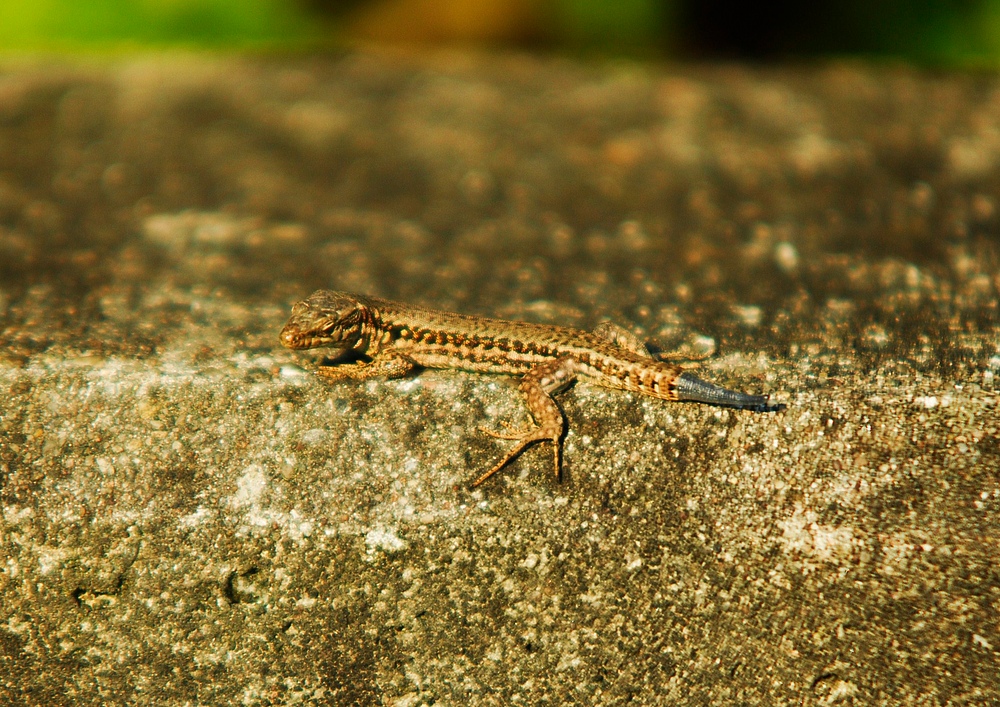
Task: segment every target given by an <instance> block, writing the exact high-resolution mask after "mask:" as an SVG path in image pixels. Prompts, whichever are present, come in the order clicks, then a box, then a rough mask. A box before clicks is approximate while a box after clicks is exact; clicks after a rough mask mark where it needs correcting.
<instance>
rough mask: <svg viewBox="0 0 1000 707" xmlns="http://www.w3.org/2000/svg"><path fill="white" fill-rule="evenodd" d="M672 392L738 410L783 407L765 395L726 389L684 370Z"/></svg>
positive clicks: (689, 398) (684, 398)
mask: <svg viewBox="0 0 1000 707" xmlns="http://www.w3.org/2000/svg"><path fill="white" fill-rule="evenodd" d="M674 393H676V394H677V399H678V400H684V401H689V402H694V403H708V404H709V405H722V406H724V407H730V408H738V409H740V410H753V411H754V412H776V411H778V410H784V409H785V406H784V405H782V404H780V403H777V404H775V403H770V402H768V396H766V395H747V394H746V393H738V392H736V391H735V390H727V389H726V388H722V387H720V386H717V385H715V384H714V383H709V382H708V381H703V380H702V379H701V378H698V377H696V376H693V375H691V374H690V373H686V372H685V373H681V374H680V375H679V376H678V377H677V380H676V381H675V382H674Z"/></svg>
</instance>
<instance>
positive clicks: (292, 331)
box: [278, 323, 344, 349]
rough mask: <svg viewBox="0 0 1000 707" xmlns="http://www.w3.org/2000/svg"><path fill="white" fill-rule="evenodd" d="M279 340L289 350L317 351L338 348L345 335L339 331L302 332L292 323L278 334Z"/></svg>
mask: <svg viewBox="0 0 1000 707" xmlns="http://www.w3.org/2000/svg"><path fill="white" fill-rule="evenodd" d="M278 340H279V341H281V343H282V345H283V346H285V347H286V348H289V349H315V348H318V347H320V346H337V345H338V344H341V342H343V340H344V333H343V332H342V331H339V330H336V329H334V330H332V331H329V332H323V331H319V332H317V331H315V330H312V331H309V332H305V331H302V329H301V328H300V327H297V326H295V325H294V324H292V323H290V324H287V325H286V326H285V328H284V329H282V330H281V333H280V334H278Z"/></svg>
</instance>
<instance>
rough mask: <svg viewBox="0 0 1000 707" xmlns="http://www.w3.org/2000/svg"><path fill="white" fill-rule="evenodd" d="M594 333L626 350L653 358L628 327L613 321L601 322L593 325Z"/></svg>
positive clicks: (643, 356)
mask: <svg viewBox="0 0 1000 707" xmlns="http://www.w3.org/2000/svg"><path fill="white" fill-rule="evenodd" d="M594 333H595V334H597V336H599V337H601V338H602V339H604V340H605V341H609V342H611V343H612V344H614V345H615V346H620V347H622V348H623V349H626V350H627V351H631V352H632V353H634V354H636V355H637V356H641V357H642V358H653V355H652V354H651V353H650V352H649V349H648V348H646V345H645V344H644V343H642V340H641V339H639V337H638V336H636V335H635V334H633V333H632V332H630V331H629V330H628V329H625V328H623V327H620V326H618V325H617V324H615V323H613V322H601V323H600V324H598V325H597V326H596V327H594Z"/></svg>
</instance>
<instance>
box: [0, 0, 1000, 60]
mask: <svg viewBox="0 0 1000 707" xmlns="http://www.w3.org/2000/svg"><path fill="white" fill-rule="evenodd" d="M428 1H433V2H434V3H438V5H434V7H445V6H447V7H451V8H455V7H459V6H460V7H461V8H462V12H464V13H468V12H476V11H477V8H479V9H482V8H486V7H487V5H488V6H489V8H490V9H489V11H487V10H485V9H483V10H482V12H483V17H484V18H487V17H496V14H495V13H496V12H497V5H498V3H499V4H501V5H502V3H503V2H505V1H506V2H508V3H509V4H510V13H511V14H512V16H513V14H515V10H514V7H515V6H518V7H520V8H521V11H522V15H523V14H524V12H523V11H524V8H525V7H528V8H532V9H533V12H529V13H528V15H531V16H533V17H536V18H537V22H536V23H535V25H533V26H529V27H526V28H525V27H521V28H520V30H519V31H520V33H521V35H522V38H523V36H524V35H527V36H531V37H535V38H538V40H539V42H538V43H536V44H535V45H533V46H538V44H540V45H541V46H542V47H548V48H555V49H559V50H563V51H573V52H580V51H582V52H588V53H593V52H597V53H601V54H619V55H620V54H625V55H632V56H656V55H659V56H680V57H702V58H712V57H718V56H728V57H733V58H738V59H752V60H753V59H771V58H788V57H803V56H806V57H808V56H865V57H873V56H874V57H899V58H903V59H908V60H911V61H917V62H921V63H925V64H931V65H966V66H968V65H980V66H996V65H997V64H998V63H1000V0H812V1H811V2H802V0H755V2H734V1H733V0H491V2H490V3H486V4H479V3H482V2H483V0H0V50H12V49H15V50H16V49H32V50H37V49H42V50H48V49H64V48H65V49H76V48H82V47H98V48H105V47H109V46H110V47H116V46H122V45H124V46H167V45H177V44H182V45H183V44H186V45H194V46H221V47H236V48H242V47H260V46H282V47H315V46H318V45H327V46H329V45H332V44H334V43H335V42H337V41H339V40H340V39H342V38H344V37H350V36H351V28H352V24H351V22H352V20H353V19H356V18H357V17H358V16H360V15H363V14H364V13H365V12H366V11H368V10H369V9H371V8H374V7H376V6H378V5H379V4H382V5H383V6H384V5H386V4H388V3H396V4H397V5H399V4H405V3H407V2H412V3H413V7H416V8H423V10H421V9H418V10H416V11H415V12H414V13H412V14H413V15H414V16H416V17H421V16H427V13H426V12H425V10H426V8H427V7H428V5H427V4H426V3H427V2H428ZM420 2H423V3H424V4H423V5H421V4H420ZM421 12H423V14H421ZM491 12H492V13H493V14H492V15H491V14H490V13H491ZM501 12H502V9H501ZM484 21H490V20H486V19H484ZM414 35H415V36H418V37H419V36H439V35H440V33H438V35H435V34H434V33H433V32H425V33H424V35H421V34H420V32H414ZM445 38H447V33H445ZM452 39H454V40H455V41H458V42H462V41H463V40H464V41H465V42H466V43H468V39H469V38H464V37H454V38H452ZM473 41H474V40H473ZM501 41H503V40H502V38H501ZM508 41H510V42H517V41H519V39H518V37H517V36H513V35H512V36H511V37H509V38H508Z"/></svg>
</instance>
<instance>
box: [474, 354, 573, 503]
mask: <svg viewBox="0 0 1000 707" xmlns="http://www.w3.org/2000/svg"><path fill="white" fill-rule="evenodd" d="M574 378H575V376H574V369H573V360H572V359H570V358H559V359H556V360H554V361H549V362H547V363H542V364H539V365H537V366H535V367H534V368H532V369H531V370H530V371H528V372H527V373H526V374H525V375H524V377H523V378H521V385H520V386H519V387H520V390H521V392H522V393H523V394H524V397H525V401H526V402H527V403H528V412H530V413H531V416H532V417H533V418H534V420H535V425H534V426H533V427H528V428H527V429H523V430H519V431H517V432H513V431H512V432H494V431H491V430H486V429H483V428H480V429H481V430H482V431H483V432H485V433H486V434H488V435H491V436H493V437H498V438H500V439H513V440H517V442H518V443H517V445H515V446H514V448H513V449H512V450H510V451H509V452H507V454H506V456H504V458H503V459H501V460H500V461H499V463H497V464H496V465H495V466H494V467H493V468H492V469H490V470H489V471H487V472H486V473H484V474H482V475H480V476H479V477H478V478H476V480H475V481H473V482H472V484H471V488H476V487H477V486H479V485H480V484H482V483H483V482H485V481H486V480H487V479H488V478H490V477H491V476H493V475H494V474H495V473H497V472H498V471H500V470H501V469H503V468H504V467H505V466H507V464H509V463H510V462H512V461H513V460H514V459H515V458H516V457H517V456H518V455H519V454H521V452H523V451H524V450H525V449H527V448H528V447H529V446H531V445H532V444H535V443H536V442H551V443H552V465H553V472H554V473H555V476H556V479H557V480H558V479H559V476H560V470H561V468H562V437H563V433H564V432H565V431H566V417H565V416H564V415H563V412H562V410H560V409H559V406H558V405H556V401H555V400H553V399H552V394H553V393H556V392H558V391H560V390H562V389H563V388H565V387H566V386H568V385H569V384H570V383H572V382H573V380H574Z"/></svg>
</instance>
